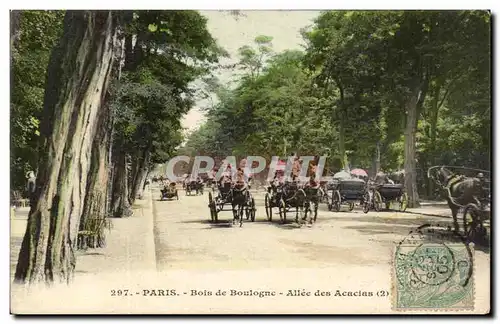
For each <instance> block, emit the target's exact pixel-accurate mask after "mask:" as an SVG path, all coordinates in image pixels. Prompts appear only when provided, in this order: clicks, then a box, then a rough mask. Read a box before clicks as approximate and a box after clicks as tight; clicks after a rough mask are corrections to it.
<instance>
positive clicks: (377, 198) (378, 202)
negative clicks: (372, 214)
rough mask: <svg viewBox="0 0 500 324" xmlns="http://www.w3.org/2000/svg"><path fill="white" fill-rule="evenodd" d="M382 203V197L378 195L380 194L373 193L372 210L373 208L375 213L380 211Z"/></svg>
mask: <svg viewBox="0 0 500 324" xmlns="http://www.w3.org/2000/svg"><path fill="white" fill-rule="evenodd" d="M383 203H384V202H383V201H382V196H381V195H380V192H378V191H375V192H374V193H373V208H375V210H376V211H380V210H381V209H382V204H383Z"/></svg>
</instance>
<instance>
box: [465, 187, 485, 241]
mask: <svg viewBox="0 0 500 324" xmlns="http://www.w3.org/2000/svg"><path fill="white" fill-rule="evenodd" d="M490 218H491V201H490V197H489V196H488V197H487V198H482V199H480V200H478V201H477V202H475V203H470V204H468V205H467V206H465V208H463V220H462V222H463V228H464V235H465V237H467V238H468V239H469V240H471V241H474V240H476V239H484V238H485V237H487V236H488V230H487V228H489V226H488V227H487V226H486V223H487V222H489V221H490Z"/></svg>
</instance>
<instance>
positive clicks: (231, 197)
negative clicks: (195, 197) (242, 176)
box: [208, 182, 257, 227]
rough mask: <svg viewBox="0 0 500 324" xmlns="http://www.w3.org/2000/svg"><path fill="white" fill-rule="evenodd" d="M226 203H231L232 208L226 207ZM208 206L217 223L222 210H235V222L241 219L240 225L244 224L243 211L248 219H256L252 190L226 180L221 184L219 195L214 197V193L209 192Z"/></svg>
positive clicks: (213, 219)
mask: <svg viewBox="0 0 500 324" xmlns="http://www.w3.org/2000/svg"><path fill="white" fill-rule="evenodd" d="M226 205H230V206H231V209H224V207H225V206H226ZM208 208H209V209H210V220H211V221H212V222H215V223H217V222H218V221H219V213H220V212H221V211H232V212H233V224H235V222H236V221H239V224H240V227H241V226H242V225H243V213H244V214H245V216H246V220H249V219H250V220H251V221H252V222H254V221H255V213H256V211H257V209H256V207H255V200H254V198H253V197H252V195H251V194H250V191H249V190H248V189H247V188H246V187H244V186H239V185H233V184H232V183H230V182H226V183H224V184H222V185H220V186H219V188H218V193H217V196H215V197H213V195H212V193H211V192H209V193H208Z"/></svg>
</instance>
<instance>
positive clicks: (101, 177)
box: [78, 104, 111, 249]
mask: <svg viewBox="0 0 500 324" xmlns="http://www.w3.org/2000/svg"><path fill="white" fill-rule="evenodd" d="M110 122H111V120H110V114H109V105H108V104H104V109H103V111H102V116H101V118H100V120H99V124H98V129H97V134H96V137H95V138H94V143H93V145H92V160H91V165H90V170H89V173H88V176H87V182H88V185H87V195H86V197H85V203H84V208H83V214H82V218H81V220H80V230H81V231H84V233H87V234H86V235H82V236H81V237H79V238H78V248H79V249H85V248H87V247H91V248H97V247H104V246H105V234H104V230H105V228H106V226H105V225H106V224H107V221H106V216H107V199H108V189H109V185H108V181H109V140H110V135H111V134H110V133H111V129H110V126H111V125H110Z"/></svg>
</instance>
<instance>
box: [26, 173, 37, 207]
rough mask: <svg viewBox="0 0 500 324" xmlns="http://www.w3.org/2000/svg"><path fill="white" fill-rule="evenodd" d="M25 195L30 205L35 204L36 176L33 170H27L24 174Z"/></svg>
mask: <svg viewBox="0 0 500 324" xmlns="http://www.w3.org/2000/svg"><path fill="white" fill-rule="evenodd" d="M26 179H27V180H26V196H27V198H28V199H29V204H30V207H32V206H33V205H34V204H35V192H36V177H35V172H33V171H29V172H28V173H27V174H26Z"/></svg>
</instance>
